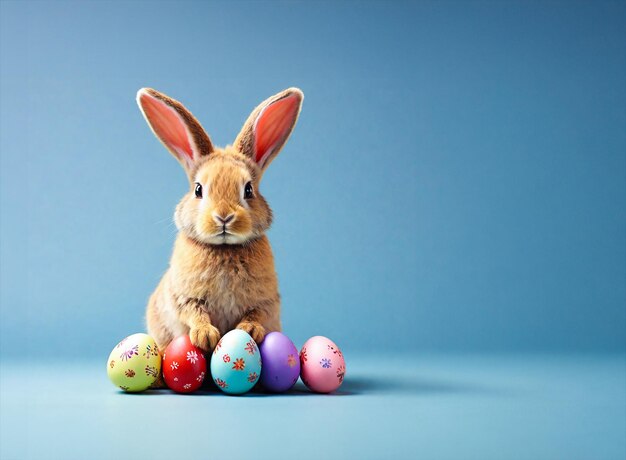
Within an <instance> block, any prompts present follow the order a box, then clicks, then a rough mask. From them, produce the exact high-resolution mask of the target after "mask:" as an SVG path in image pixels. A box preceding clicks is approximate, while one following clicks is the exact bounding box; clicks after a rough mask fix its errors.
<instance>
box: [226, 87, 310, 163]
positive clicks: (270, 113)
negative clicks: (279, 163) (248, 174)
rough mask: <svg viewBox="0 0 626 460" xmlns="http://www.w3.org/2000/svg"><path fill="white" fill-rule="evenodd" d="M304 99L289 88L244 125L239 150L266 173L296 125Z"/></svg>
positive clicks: (260, 106) (267, 101) (268, 100)
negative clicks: (266, 169)
mask: <svg viewBox="0 0 626 460" xmlns="http://www.w3.org/2000/svg"><path fill="white" fill-rule="evenodd" d="M302 99H304V95H303V94H302V91H300V90H299V89H298V88H289V89H286V90H285V91H282V92H280V93H278V94H276V95H274V96H272V97H270V98H269V99H266V100H265V101H263V102H262V103H261V104H260V105H259V106H258V107H257V108H256V109H254V111H253V112H252V113H251V114H250V117H248V120H247V121H246V123H245V124H244V125H243V128H242V129H241V132H240V133H239V135H238V136H237V139H235V147H236V148H237V149H239V151H240V152H241V153H243V154H245V155H248V156H249V157H250V158H252V159H253V160H254V161H256V162H257V163H258V164H259V166H260V167H261V169H262V170H265V168H267V166H268V165H269V164H270V163H271V162H272V160H273V159H274V158H275V157H276V155H278V152H280V150H281V149H282V148H283V146H284V145H285V142H287V139H288V138H289V135H290V134H291V131H292V130H293V128H294V126H295V125H296V121H297V120H298V115H299V114H300V108H301V107H302Z"/></svg>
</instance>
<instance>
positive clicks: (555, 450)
mask: <svg viewBox="0 0 626 460" xmlns="http://www.w3.org/2000/svg"><path fill="white" fill-rule="evenodd" d="M347 358H348V361H347V364H348V376H347V380H346V381H345V383H344V386H343V387H342V388H341V389H340V392H339V393H338V394H336V395H331V396H325V395H314V394H312V393H309V392H308V391H307V390H306V389H304V387H303V386H302V384H301V383H298V387H297V389H296V390H294V391H293V392H292V393H290V394H287V395H279V396H273V395H265V394H248V395H246V396H226V395H224V394H222V393H219V392H218V391H217V390H215V391H208V392H205V393H203V394H197V395H189V396H181V395H175V394H171V393H169V391H168V390H159V391H154V392H151V393H149V394H137V395H130V394H124V393H120V392H119V391H118V390H117V389H116V388H115V387H114V386H113V385H112V384H110V383H109V382H108V380H107V378H106V371H105V368H104V367H105V363H104V362H103V360H100V362H97V363H96V362H85V363H81V362H79V361H71V362H69V363H63V366H61V365H59V364H58V363H45V364H32V363H31V364H15V363H10V362H9V363H7V362H4V363H3V364H2V368H1V376H0V386H1V388H2V396H1V400H0V403H1V405H2V411H1V412H0V435H1V440H2V442H1V443H0V458H2V459H3V460H28V459H43V458H46V459H65V460H71V459H85V458H90V459H114V458H120V459H121V458H125V459H126V458H142V459H143V458H145V459H154V460H160V459H168V458H170V459H171V458H186V459H196V458H197V459H206V458H229V459H237V458H248V459H252V458H258V459H266V458H271V459H282V458H285V459H287V458H302V459H319V458H328V459H335V458H337V459H339V458H363V459H369V458H373V459H380V458H422V459H455V460H456V459H464V458H476V459H481V460H489V459H495V460H502V459H529V460H538V459H556V458H563V459H570V460H575V459H584V460H589V459H602V460H612V459H615V460H623V459H624V458H625V457H626V435H625V433H626V394H625V390H624V389H625V388H626V356H625V355H510V354H499V355H415V354H412V355H380V356H365V355H358V356H354V355H353V356H347ZM104 361H105V360H104Z"/></svg>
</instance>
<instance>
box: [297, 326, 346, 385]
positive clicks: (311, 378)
mask: <svg viewBox="0 0 626 460" xmlns="http://www.w3.org/2000/svg"><path fill="white" fill-rule="evenodd" d="M345 374H346V362H345V361H344V359H343V354H342V353H341V350H340V349H339V347H338V346H337V345H335V343H334V342H333V341H332V340H330V339H329V338H327V337H323V336H321V335H317V336H315V337H311V338H310V339H309V340H307V341H306V342H305V344H304V345H303V346H302V349H301V350H300V378H301V379H302V381H303V382H304V384H305V385H306V386H307V387H309V389H310V390H312V391H315V392H316V393H330V392H332V391H335V390H336V389H337V388H339V387H340V386H341V384H342V383H343V379H344V376H345Z"/></svg>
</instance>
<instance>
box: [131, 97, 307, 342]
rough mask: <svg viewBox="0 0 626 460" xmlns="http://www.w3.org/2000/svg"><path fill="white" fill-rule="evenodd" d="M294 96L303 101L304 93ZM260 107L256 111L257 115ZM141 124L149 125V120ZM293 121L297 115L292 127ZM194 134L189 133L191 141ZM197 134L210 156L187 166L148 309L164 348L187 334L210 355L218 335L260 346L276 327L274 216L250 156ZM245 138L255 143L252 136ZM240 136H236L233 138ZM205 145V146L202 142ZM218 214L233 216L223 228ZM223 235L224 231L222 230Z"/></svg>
mask: <svg viewBox="0 0 626 460" xmlns="http://www.w3.org/2000/svg"><path fill="white" fill-rule="evenodd" d="M142 91H144V92H145V91H147V90H142ZM287 91H289V90H287ZM295 91H298V94H299V95H300V99H299V100H300V101H301V93H300V92H299V90H295ZM140 93H141V91H140ZM155 93H156V94H155ZM148 94H149V95H151V96H152V97H155V98H158V99H159V100H161V101H165V102H166V103H167V104H168V105H169V106H170V107H175V108H176V111H177V112H178V113H179V114H180V115H181V117H182V120H183V122H184V123H192V124H193V123H195V124H197V127H199V129H200V130H202V128H201V127H200V125H199V123H197V121H196V120H195V118H193V116H192V115H191V114H190V113H188V112H187V111H186V109H185V108H184V106H182V104H180V103H179V102H176V101H174V100H172V99H170V98H167V96H164V95H161V93H158V92H156V91H154V90H149V92H148ZM280 94H283V93H280ZM277 96H278V95H277ZM138 100H139V104H140V106H141V104H142V102H141V100H140V98H138ZM272 100H273V99H272V98H270V99H268V100H267V101H265V102H264V103H263V104H268V103H271V101H272ZM263 104H261V106H259V108H257V109H256V110H255V112H253V114H254V113H257V114H258V113H259V112H260V110H261V109H262V107H263V106H264V105H263ZM142 110H143V108H142ZM298 111H299V107H298ZM144 113H145V112H144ZM146 119H147V121H148V123H150V119H149V117H148V116H147V115H146ZM296 119H297V114H296V116H295V117H294V118H293V124H295V122H296ZM250 123H254V120H253V121H252V122H250V120H249V121H248V122H247V123H246V125H245V126H244V129H243V130H242V132H244V131H246V130H249V128H250V127H251V125H250ZM291 129H293V126H291ZM291 129H290V130H289V133H290V132H291ZM194 130H195V128H194V127H192V128H189V132H190V133H191V134H192V136H194V137H196V136H197V133H194ZM202 133H203V136H206V139H207V140H208V145H209V146H210V154H208V155H201V156H200V157H199V158H196V159H195V161H194V163H193V165H192V167H190V168H186V170H187V173H188V176H189V180H190V190H189V192H188V193H187V194H186V195H185V196H184V197H183V198H182V200H181V201H180V203H179V204H178V206H177V207H176V212H175V216H174V219H175V222H176V225H177V227H178V229H179V233H178V236H177V238H176V242H175V245H174V251H173V254H172V257H171V260H170V267H169V269H168V270H167V272H166V273H165V275H164V276H163V278H162V279H161V282H160V283H159V285H158V286H157V288H156V290H155V291H154V293H153V294H152V296H151V297H150V299H149V301H148V306H147V312H146V320H147V327H148V333H149V334H150V335H151V336H152V337H153V338H154V339H155V340H156V342H157V344H158V345H159V347H161V349H165V347H166V346H167V345H168V344H169V342H170V341H171V340H172V339H174V338H176V337H178V336H180V335H183V334H189V336H190V338H191V340H192V342H193V343H194V344H195V345H196V346H198V347H200V348H202V349H203V350H205V351H209V350H211V349H212V348H214V347H215V345H216V344H217V342H218V340H219V338H220V337H221V335H223V334H225V333H226V332H228V331H230V330H232V329H233V328H235V327H236V328H240V329H243V330H245V331H247V332H248V333H250V334H251V335H252V337H253V338H254V339H255V340H256V341H257V342H260V341H262V340H263V338H264V336H265V334H266V333H267V332H270V331H279V330H281V323H280V296H279V293H278V280H277V277H276V272H275V269H274V259H273V255H272V250H271V247H270V244H269V241H268V239H267V237H266V236H265V232H266V231H267V229H268V228H269V226H270V225H271V222H272V212H271V210H270V208H269V206H268V204H267V202H266V201H265V199H264V198H263V196H262V195H261V194H260V193H259V181H260V177H261V175H262V168H261V167H260V166H259V165H258V164H257V163H256V162H255V161H253V160H252V159H251V158H254V157H253V156H251V155H249V154H248V153H247V152H242V150H241V149H240V148H237V147H236V146H234V147H230V146H229V147H226V148H224V149H219V148H215V147H213V146H212V144H211V143H210V140H209V137H208V135H206V133H204V131H203V130H202ZM243 136H244V137H245V136H248V138H250V137H251V136H252V138H253V136H254V133H252V132H248V133H247V134H244V135H243ZM201 137H202V136H200V138H201ZM241 137H242V135H241V134H240V136H239V137H238V139H239V138H241ZM287 137H288V135H287V136H285V138H284V140H283V141H282V142H281V144H280V146H279V148H278V149H277V150H276V152H275V153H273V154H272V157H273V156H274V155H275V154H276V153H278V150H280V148H281V147H282V146H283V144H284V142H285V141H286V140H287ZM203 145H204V147H203V148H208V147H207V144H206V143H205V144H203ZM166 147H168V149H169V146H167V145H166ZM170 150H171V149H170ZM205 151H206V150H205ZM175 156H176V155H175ZM179 160H180V159H179ZM270 160H271V159H270ZM181 163H182V161H181ZM267 164H269V162H265V164H264V165H263V166H264V167H266V166H267ZM263 169H264V168H263ZM247 182H250V183H251V184H252V189H253V197H252V198H251V199H244V198H243V189H244V186H245V184H246V183H247ZM196 183H199V184H201V185H202V187H203V196H202V198H197V197H196V195H195V184H196ZM216 215H217V216H222V217H225V216H229V215H232V216H233V218H232V220H231V221H230V222H229V223H228V224H222V223H220V222H219V221H218V220H216V217H215V216H216ZM223 231H227V232H228V233H227V234H223V233H220V232H223Z"/></svg>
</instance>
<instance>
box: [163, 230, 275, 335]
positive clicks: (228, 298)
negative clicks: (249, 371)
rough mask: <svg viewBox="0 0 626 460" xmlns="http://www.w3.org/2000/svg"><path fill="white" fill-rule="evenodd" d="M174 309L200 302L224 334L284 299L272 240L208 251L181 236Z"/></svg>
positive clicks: (173, 273)
mask: <svg viewBox="0 0 626 460" xmlns="http://www.w3.org/2000/svg"><path fill="white" fill-rule="evenodd" d="M168 276H169V288H170V289H169V291H170V294H171V298H172V304H171V308H173V309H176V308H179V306H180V305H183V304H184V303H185V302H189V301H194V302H196V305H198V308H202V309H203V310H205V311H206V313H207V314H208V315H209V317H210V319H211V322H212V324H213V325H214V326H215V327H217V328H218V329H219V330H220V332H221V333H222V334H224V333H226V332H228V331H229V330H231V329H233V328H234V327H235V326H236V325H237V324H238V323H239V321H240V320H241V318H242V317H243V316H244V314H245V313H246V312H247V311H248V310H249V309H251V308H255V307H256V306H257V305H259V304H261V303H263V302H266V301H267V300H268V299H275V298H277V297H278V292H277V287H276V284H277V283H276V274H275V270H274V265H273V258H272V252H271V248H270V245H269V242H268V241H267V238H266V237H262V238H259V239H258V240H256V241H253V242H251V243H250V244H248V245H246V246H230V245H223V246H208V245H202V244H199V243H196V242H193V241H192V240H189V239H188V238H186V237H184V236H181V237H179V238H178V239H177V241H176V245H175V247H174V253H173V256H172V261H171V265H170V270H169V272H168Z"/></svg>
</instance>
